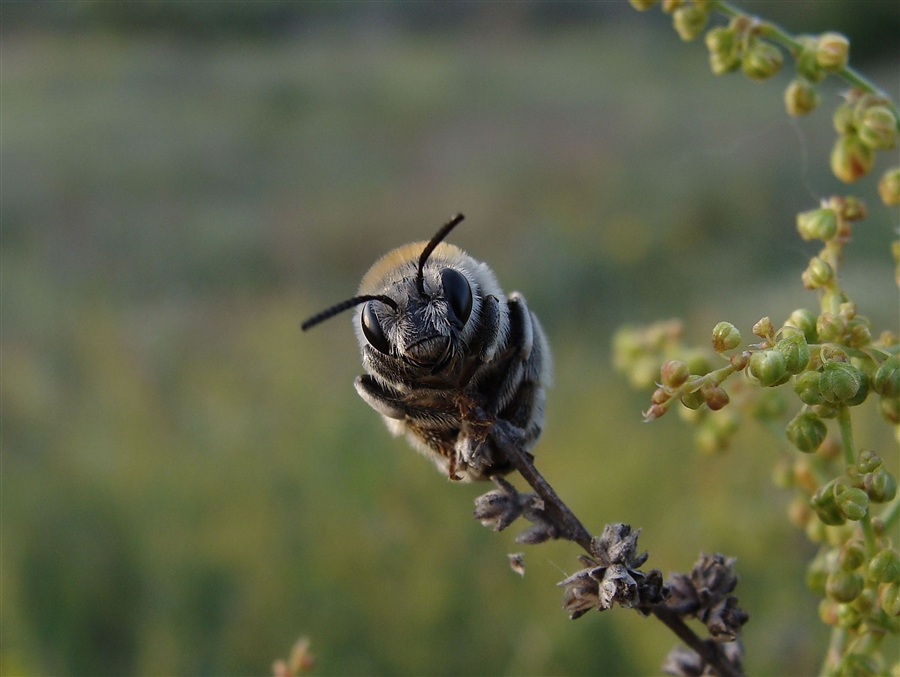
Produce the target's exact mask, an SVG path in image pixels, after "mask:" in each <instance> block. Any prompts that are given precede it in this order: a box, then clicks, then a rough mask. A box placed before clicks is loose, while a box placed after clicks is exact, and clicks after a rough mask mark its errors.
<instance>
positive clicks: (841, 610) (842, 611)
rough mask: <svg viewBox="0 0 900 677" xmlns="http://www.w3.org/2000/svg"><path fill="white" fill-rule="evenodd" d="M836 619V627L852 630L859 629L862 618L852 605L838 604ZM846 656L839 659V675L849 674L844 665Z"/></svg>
mask: <svg viewBox="0 0 900 677" xmlns="http://www.w3.org/2000/svg"><path fill="white" fill-rule="evenodd" d="M837 619H838V623H837V624H838V627H839V628H844V629H845V630H853V629H855V628H857V627H859V624H860V622H861V621H862V618H860V616H859V612H858V611H857V610H856V609H854V608H853V605H852V604H846V603H845V604H838V605H837ZM846 658H847V657H846V656H844V657H843V658H842V659H841V662H840V663H839V668H838V669H839V670H841V672H839V673H837V674H839V675H842V676H843V675H849V674H850V673H849V672H847V670H850V669H851V668H848V667H847V666H846V664H845V660H846Z"/></svg>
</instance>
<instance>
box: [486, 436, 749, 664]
mask: <svg viewBox="0 0 900 677" xmlns="http://www.w3.org/2000/svg"><path fill="white" fill-rule="evenodd" d="M491 436H492V438H493V440H494V442H495V444H496V445H497V447H498V448H499V450H500V451H501V453H503V454H505V455H506V457H507V458H509V459H510V461H511V462H512V464H513V465H514V466H515V468H516V470H517V471H518V472H519V474H520V475H522V477H523V478H524V479H525V481H526V482H528V484H529V485H530V486H531V488H532V489H534V491H535V493H536V494H537V495H538V496H539V497H540V498H541V500H542V501H543V503H544V514H545V515H546V516H547V517H548V518H550V519H551V520H552V521H553V523H554V525H555V526H556V527H557V529H558V531H559V533H558V537H559V538H564V539H566V540H570V541H573V542H575V543H577V544H578V545H580V546H581V547H582V548H583V549H584V551H585V552H587V553H588V554H589V555H591V556H593V555H594V552H593V550H592V549H591V541H592V540H593V537H592V536H591V533H590V532H589V531H588V530H587V529H586V528H585V526H584V525H583V524H582V523H581V521H580V520H579V519H578V518H577V517H576V516H575V514H574V513H573V512H572V511H571V510H570V509H569V506H567V505H566V504H565V502H564V501H563V500H562V499H561V498H560V497H559V494H557V493H556V491H554V489H553V487H552V486H550V483H549V482H547V480H546V479H544V476H543V475H541V473H540V472H539V471H538V469H537V468H536V467H535V466H534V463H533V462H532V460H531V456H530V455H529V454H527V453H525V452H523V451H522V446H521V444H522V431H521V430H520V429H519V428H516V427H515V426H513V425H511V424H510V423H508V422H506V421H503V420H497V421H495V422H494V425H493V428H492V430H491ZM651 612H652V614H653V615H654V616H655V617H656V618H658V619H659V620H660V621H662V623H663V624H664V625H665V626H666V627H667V628H669V630H671V631H672V632H673V633H674V634H675V635H676V636H677V637H678V638H679V639H680V640H681V641H682V642H684V643H685V644H686V645H687V646H689V647H690V648H691V649H692V650H693V651H694V652H696V653H697V655H698V656H700V658H701V659H702V660H703V661H704V662H705V663H706V664H707V665H709V666H710V667H711V668H712V670H713V671H714V672H715V674H716V675H718V676H719V677H743V672H742V671H741V670H740V669H738V668H737V667H736V666H735V665H734V664H732V662H731V661H730V660H728V657H727V656H725V654H724V652H723V650H722V648H721V646H720V645H719V644H717V643H716V642H713V641H708V640H703V639H701V638H700V637H699V636H698V635H697V634H696V633H695V632H694V631H693V630H691V628H690V627H688V625H687V624H686V623H685V622H684V620H682V618H681V616H680V615H679V614H678V613H677V612H676V611H674V610H672V609H670V608H669V607H667V606H666V604H665V602H663V603H661V604H657V605H656V606H654V607H653V609H652V611H651Z"/></svg>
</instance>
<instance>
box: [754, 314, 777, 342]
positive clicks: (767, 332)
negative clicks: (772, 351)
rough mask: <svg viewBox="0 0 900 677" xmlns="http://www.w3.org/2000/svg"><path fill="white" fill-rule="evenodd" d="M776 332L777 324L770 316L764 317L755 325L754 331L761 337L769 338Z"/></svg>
mask: <svg viewBox="0 0 900 677" xmlns="http://www.w3.org/2000/svg"><path fill="white" fill-rule="evenodd" d="M774 332H775V325H774V324H772V320H771V319H769V318H768V317H762V318H760V319H759V321H758V322H757V323H756V324H754V325H753V333H754V334H755V335H756V336H759V337H760V338H769V337H770V336H772V334H773V333H774Z"/></svg>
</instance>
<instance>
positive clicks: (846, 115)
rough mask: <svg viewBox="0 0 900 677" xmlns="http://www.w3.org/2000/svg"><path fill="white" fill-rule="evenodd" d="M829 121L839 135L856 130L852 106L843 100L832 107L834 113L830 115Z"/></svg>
mask: <svg viewBox="0 0 900 677" xmlns="http://www.w3.org/2000/svg"><path fill="white" fill-rule="evenodd" d="M831 122H832V124H833V125H834V129H835V131H836V132H837V133H838V134H840V135H841V136H844V135H846V134H853V133H854V132H855V131H856V120H855V119H854V115H853V106H851V105H850V103H849V102H847V101H844V102H843V103H842V104H840V105H839V106H838V107H837V108H835V109H834V114H833V115H832V116H831Z"/></svg>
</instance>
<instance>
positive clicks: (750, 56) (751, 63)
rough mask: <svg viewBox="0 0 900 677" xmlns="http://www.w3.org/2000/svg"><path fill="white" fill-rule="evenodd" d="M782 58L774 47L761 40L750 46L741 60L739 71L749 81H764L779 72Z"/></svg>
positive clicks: (779, 51) (778, 50)
mask: <svg viewBox="0 0 900 677" xmlns="http://www.w3.org/2000/svg"><path fill="white" fill-rule="evenodd" d="M783 60H784V57H783V56H782V54H781V50H780V49H778V47H776V46H775V45H773V44H771V43H769V42H765V41H763V40H756V41H754V42H753V43H751V44H750V46H749V48H748V49H747V50H746V51H745V52H744V56H743V58H742V59H741V70H743V71H744V74H745V75H746V76H747V77H748V78H750V79H751V80H756V81H762V80H766V79H768V78H770V77H772V76H773V75H775V73H777V72H778V71H779V70H781V64H782V61H783Z"/></svg>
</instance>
